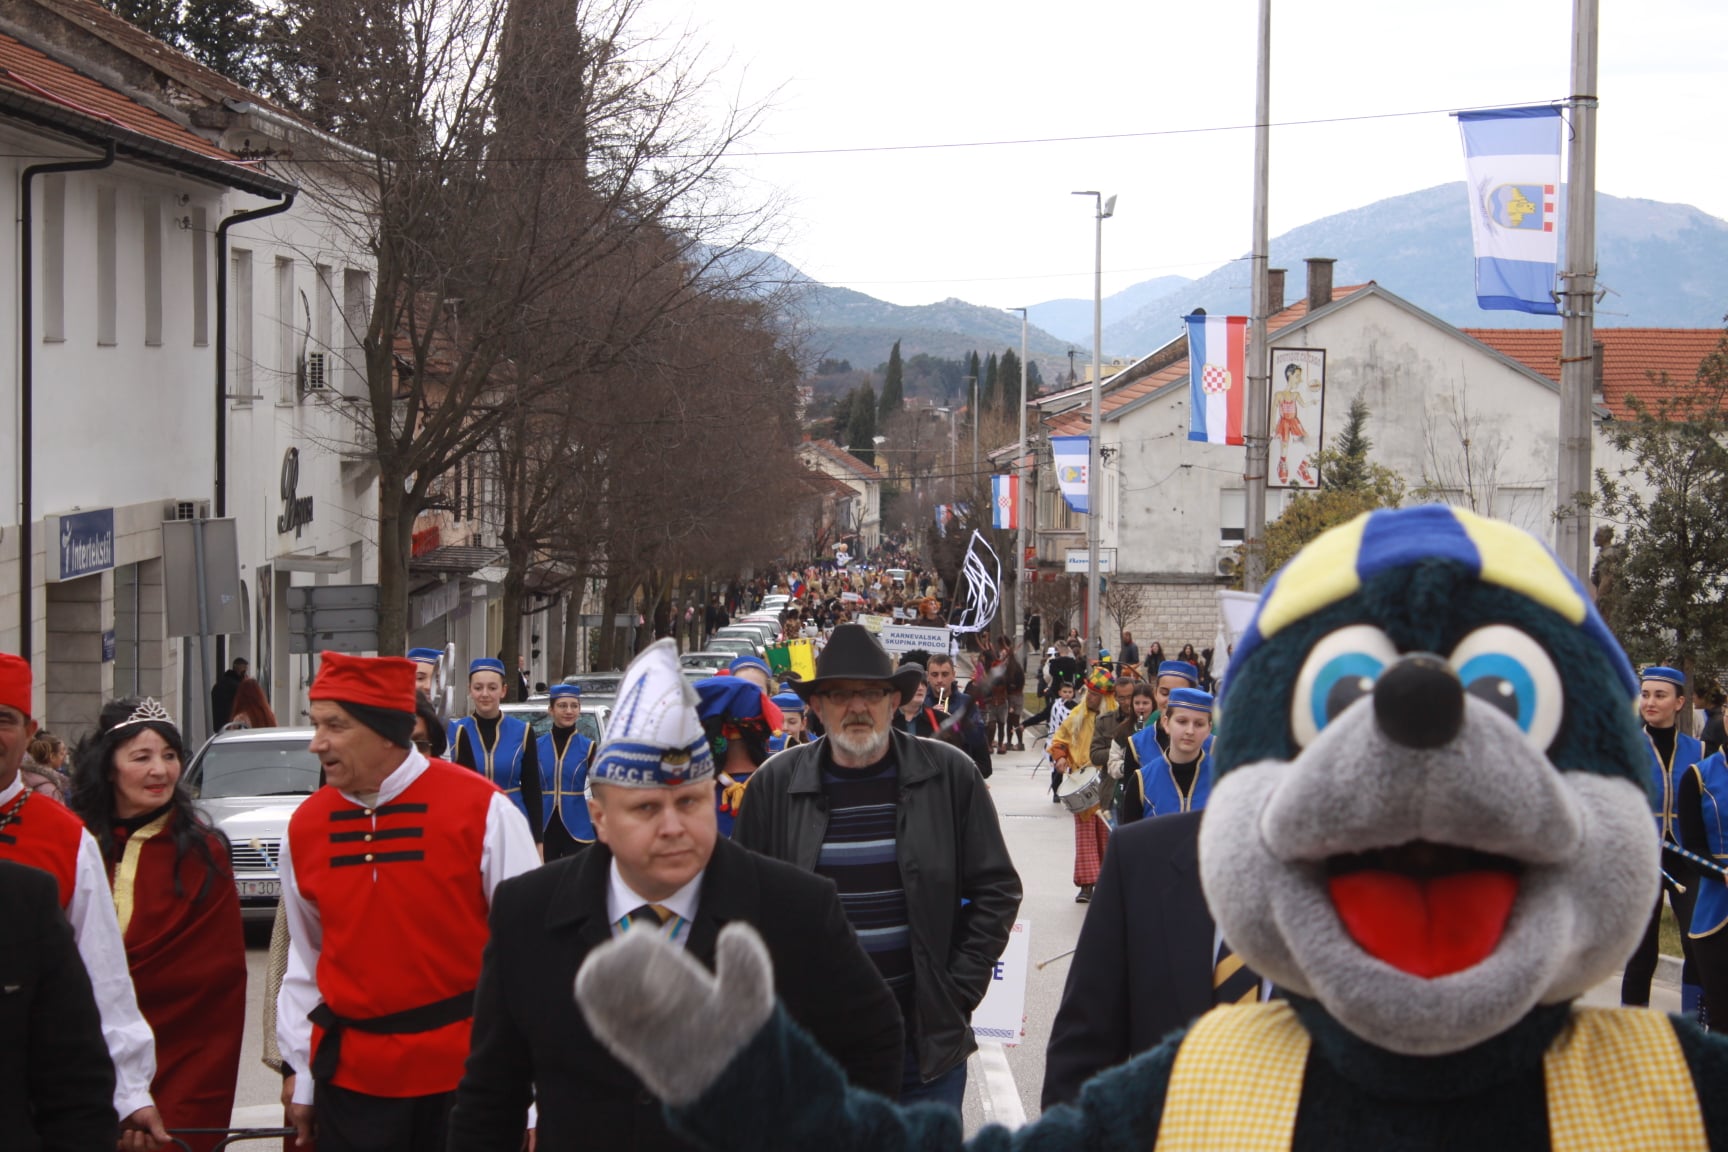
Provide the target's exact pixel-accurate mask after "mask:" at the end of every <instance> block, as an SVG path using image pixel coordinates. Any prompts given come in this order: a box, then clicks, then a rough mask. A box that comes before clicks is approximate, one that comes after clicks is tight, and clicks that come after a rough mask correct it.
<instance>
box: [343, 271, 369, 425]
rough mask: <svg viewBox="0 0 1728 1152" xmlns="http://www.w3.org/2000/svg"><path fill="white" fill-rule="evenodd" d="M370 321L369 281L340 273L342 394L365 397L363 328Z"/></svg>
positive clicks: (359, 274)
mask: <svg viewBox="0 0 1728 1152" xmlns="http://www.w3.org/2000/svg"><path fill="white" fill-rule="evenodd" d="M371 319H372V279H371V277H370V276H368V275H367V274H366V273H365V272H364V271H361V270H358V269H354V268H348V269H345V270H344V271H343V273H342V365H343V368H342V371H343V376H342V392H343V394H344V395H346V396H364V395H366V326H367V324H368V323H369V322H370V321H371Z"/></svg>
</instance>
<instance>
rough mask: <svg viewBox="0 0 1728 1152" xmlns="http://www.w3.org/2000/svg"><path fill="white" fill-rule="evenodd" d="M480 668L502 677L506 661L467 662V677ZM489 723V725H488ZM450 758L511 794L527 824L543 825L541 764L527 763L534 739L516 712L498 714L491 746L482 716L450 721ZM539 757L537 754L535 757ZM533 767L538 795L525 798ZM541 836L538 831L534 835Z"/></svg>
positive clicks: (533, 826) (484, 659) (484, 658)
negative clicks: (527, 770) (528, 773)
mask: <svg viewBox="0 0 1728 1152" xmlns="http://www.w3.org/2000/svg"><path fill="white" fill-rule="evenodd" d="M480 672H496V673H497V674H498V678H499V679H500V680H503V679H504V678H505V677H504V661H502V660H493V659H490V658H487V657H482V658H480V659H478V660H475V661H473V662H472V663H470V664H469V665H468V679H470V680H472V679H474V676H475V675H476V674H477V673H480ZM488 726H490V725H488ZM449 736H450V759H451V760H453V761H455V762H456V763H458V764H460V765H462V766H463V767H465V768H472V769H474V771H476V772H478V773H480V775H482V776H484V777H486V779H488V780H490V781H492V783H494V784H496V785H498V787H499V788H500V789H501V790H502V791H503V792H504V794H505V795H506V796H509V797H510V800H511V802H512V803H514V804H515V805H516V808H517V810H518V811H519V812H521V813H522V816H523V818H524V819H526V820H527V821H528V826H529V827H530V828H534V829H536V830H538V829H539V827H540V823H541V821H540V812H539V811H538V809H539V808H540V804H539V803H538V801H539V799H540V797H539V795H538V793H539V791H540V773H539V771H538V764H534V765H527V764H526V761H527V760H528V759H529V757H530V756H532V751H531V749H533V741H532V739H531V738H530V737H531V733H530V732H529V729H528V725H527V723H526V722H525V721H523V720H520V719H518V718H516V717H515V716H499V717H498V728H497V732H496V734H495V735H494V736H493V739H492V745H491V747H487V745H486V741H485V739H484V738H483V737H482V735H481V732H480V724H479V719H478V718H477V717H474V716H461V717H458V718H457V719H455V720H452V721H450V733H449ZM533 759H534V760H536V761H537V760H538V759H539V758H538V757H537V756H534V757H533ZM525 766H526V767H532V768H533V769H534V771H533V774H532V789H531V790H532V791H533V792H534V793H535V795H532V796H529V797H526V798H524V796H523V789H524V787H526V786H528V784H529V781H528V780H525V779H524V776H525V773H524V767H525ZM529 800H533V801H536V803H535V805H534V807H535V809H536V811H535V812H534V814H533V815H532V816H530V815H529V814H528V801H529ZM535 839H536V840H538V839H539V837H538V835H536V837H535Z"/></svg>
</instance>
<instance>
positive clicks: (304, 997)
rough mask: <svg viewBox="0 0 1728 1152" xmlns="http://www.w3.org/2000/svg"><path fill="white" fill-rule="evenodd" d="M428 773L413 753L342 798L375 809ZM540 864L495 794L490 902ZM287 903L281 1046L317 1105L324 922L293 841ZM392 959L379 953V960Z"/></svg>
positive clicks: (301, 1096) (510, 808) (279, 997)
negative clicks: (315, 1019) (368, 792)
mask: <svg viewBox="0 0 1728 1152" xmlns="http://www.w3.org/2000/svg"><path fill="white" fill-rule="evenodd" d="M425 771H426V757H424V756H422V755H420V753H419V752H416V751H410V752H409V753H408V759H406V760H404V761H403V762H402V764H401V766H400V767H398V768H397V769H396V770H395V771H394V772H392V773H390V775H388V776H386V777H384V783H383V784H382V785H380V786H379V788H378V794H377V796H375V797H370V798H369V799H368V801H367V802H365V803H362V802H361V801H360V800H359V799H357V798H355V797H354V796H353V795H352V794H351V793H348V792H343V793H342V799H344V800H346V801H348V803H350V804H352V805H354V806H355V807H356V808H375V807H378V806H380V805H384V804H388V803H390V801H392V800H394V799H395V798H396V797H398V796H400V795H402V793H403V792H406V791H407V790H408V786H409V785H410V784H412V783H414V781H416V780H418V779H419V778H420V774H421V773H422V772H425ZM539 866H540V854H539V852H538V851H536V849H535V847H534V834H533V833H532V832H531V831H529V829H528V821H527V820H526V819H524V818H523V816H522V813H521V812H520V811H519V810H518V809H517V807H516V805H515V804H514V803H513V802H512V801H511V800H510V798H509V797H508V796H506V795H504V793H502V792H500V793H498V794H497V795H496V796H494V797H492V803H491V806H490V807H489V808H487V810H486V835H485V839H484V841H483V846H482V848H481V850H480V877H481V883H482V885H483V886H484V887H485V889H486V902H487V904H488V905H490V904H491V902H492V893H493V892H494V891H495V890H496V889H497V887H498V885H499V884H502V883H503V882H504V881H506V880H508V879H509V878H510V877H512V876H520V875H521V874H522V873H524V872H528V871H531V870H532V869H535V868H538V867H539ZM281 876H282V903H283V905H284V912H285V917H286V919H287V922H288V970H287V972H286V973H285V974H284V975H283V977H282V990H281V991H280V992H278V993H277V994H276V1047H277V1049H278V1050H279V1051H280V1052H281V1053H282V1059H283V1061H284V1062H285V1063H287V1065H288V1066H289V1067H290V1068H293V1069H294V1072H295V1076H294V1103H296V1104H310V1103H312V1092H313V1086H312V1021H311V1019H310V1016H311V1014H312V1010H313V1009H314V1008H316V1007H318V1005H319V1004H320V1003H322V1002H323V999H324V998H323V997H322V996H321V995H319V993H318V975H317V973H318V953H319V950H320V948H321V947H322V946H323V942H324V926H323V923H322V922H321V921H320V919H319V915H318V909H317V908H315V907H314V906H312V905H311V904H310V903H308V902H307V901H306V900H305V898H303V897H302V896H301V895H300V889H299V887H298V886H297V885H296V884H295V883H294V861H293V857H292V854H291V853H290V851H289V841H288V839H287V838H286V837H285V838H284V839H283V841H282V860H281ZM387 959H388V958H387V957H379V961H380V963H381V964H382V963H384V962H386V961H387Z"/></svg>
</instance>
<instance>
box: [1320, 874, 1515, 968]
mask: <svg viewBox="0 0 1728 1152" xmlns="http://www.w3.org/2000/svg"><path fill="white" fill-rule="evenodd" d="M1330 887H1331V891H1332V904H1333V907H1335V908H1337V909H1338V918H1339V919H1340V920H1342V921H1343V922H1344V930H1345V931H1347V932H1349V933H1350V938H1351V939H1353V940H1355V941H1356V943H1358V944H1360V945H1361V946H1362V949H1363V950H1364V951H1365V952H1367V953H1368V954H1369V955H1370V956H1373V957H1374V958H1375V959H1377V960H1383V961H1385V962H1386V963H1387V964H1390V965H1392V967H1394V968H1397V969H1399V970H1400V971H1404V972H1408V973H1410V974H1411V975H1412V976H1420V977H1423V978H1424V979H1429V980H1432V979H1434V978H1435V977H1437V976H1447V975H1450V974H1451V973H1453V972H1462V971H1463V970H1464V969H1466V968H1469V967H1471V966H1472V965H1474V964H1479V963H1481V962H1482V961H1483V960H1485V959H1487V958H1488V954H1489V953H1491V952H1493V951H1494V949H1495V947H1496V946H1497V945H1498V944H1499V943H1500V936H1501V934H1502V933H1503V932H1505V930H1506V919H1507V917H1509V916H1510V915H1511V914H1512V902H1513V901H1514V900H1515V899H1517V897H1518V877H1517V876H1516V875H1514V874H1513V873H1510V872H1504V871H1496V870H1493V869H1481V870H1477V871H1470V872H1452V873H1447V874H1445V875H1441V876H1426V877H1423V876H1407V875H1404V874H1403V873H1399V872H1388V871H1384V870H1380V869H1365V870H1363V871H1359V872H1348V873H1345V874H1343V875H1340V876H1334V877H1332V878H1331V881H1330Z"/></svg>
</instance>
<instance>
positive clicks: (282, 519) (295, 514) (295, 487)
mask: <svg viewBox="0 0 1728 1152" xmlns="http://www.w3.org/2000/svg"><path fill="white" fill-rule="evenodd" d="M281 493H282V515H280V516H278V517H276V531H277V532H279V533H288V532H292V533H294V539H296V540H298V539H300V531H301V529H303V528H305V527H306V525H308V524H310V523H312V497H310V496H302V495H300V449H298V448H290V449H288V451H286V452H284V453H283V454H282V484H281Z"/></svg>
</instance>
